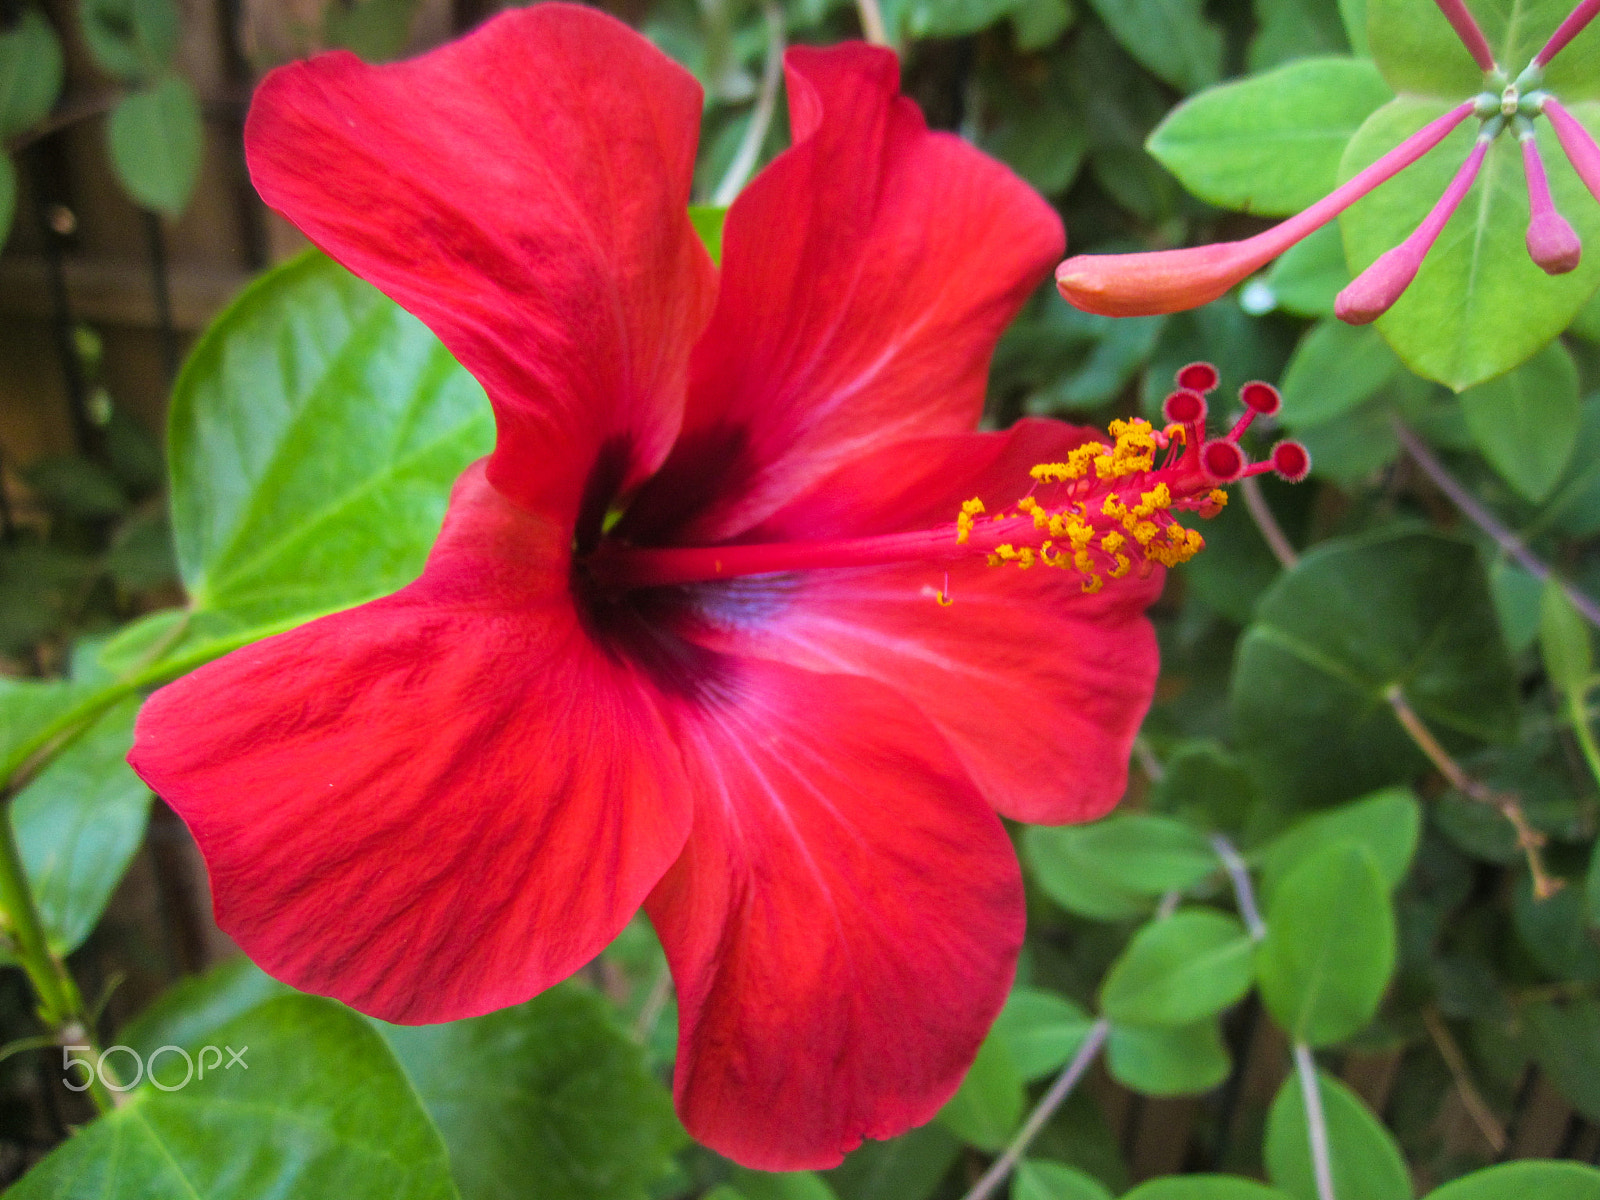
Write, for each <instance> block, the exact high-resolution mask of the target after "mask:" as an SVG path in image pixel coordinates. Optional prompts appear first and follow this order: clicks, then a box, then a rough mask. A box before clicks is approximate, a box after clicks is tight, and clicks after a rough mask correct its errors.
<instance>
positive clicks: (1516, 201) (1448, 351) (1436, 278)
mask: <svg viewBox="0 0 1600 1200" xmlns="http://www.w3.org/2000/svg"><path fill="white" fill-rule="evenodd" d="M1434 15H1435V16H1437V13H1435V14H1434ZM1441 20H1442V18H1441ZM1590 32H1591V33H1592V32H1593V31H1592V30H1591V31H1590ZM1586 36H1587V35H1586ZM1464 57H1465V55H1464V53H1463V58H1464ZM1467 94H1470V92H1468V93H1462V95H1467ZM1460 98H1461V97H1460V96H1455V97H1452V98H1451V99H1449V100H1444V99H1433V98H1419V97H1416V96H1400V97H1399V98H1398V99H1396V100H1394V101H1392V102H1391V103H1389V104H1387V105H1385V106H1384V107H1383V108H1380V109H1379V110H1378V111H1377V112H1375V113H1373V114H1372V116H1371V117H1369V118H1368V119H1367V121H1366V123H1365V124H1363V125H1362V126H1361V129H1360V130H1359V131H1358V132H1357V133H1356V135H1355V137H1353V138H1352V139H1351V140H1350V145H1349V148H1348V149H1347V150H1346V151H1345V155H1344V159H1343V161H1342V163H1341V164H1340V168H1339V170H1340V177H1341V178H1348V177H1350V176H1352V175H1354V174H1355V173H1356V172H1357V171H1359V170H1361V169H1362V168H1364V167H1366V166H1367V165H1368V164H1369V163H1371V162H1373V161H1374V160H1375V159H1377V158H1378V157H1379V156H1380V155H1382V154H1383V153H1385V152H1387V151H1388V150H1390V149H1392V148H1393V147H1394V146H1396V145H1398V144H1399V143H1400V142H1401V141H1402V140H1403V139H1404V138H1406V137H1408V136H1409V135H1411V134H1412V133H1414V132H1416V131H1417V130H1418V129H1420V128H1421V127H1422V126H1423V125H1425V124H1427V123H1428V122H1429V121H1432V120H1433V119H1434V118H1436V117H1438V116H1441V115H1442V114H1443V113H1444V112H1445V111H1446V110H1447V109H1448V108H1450V107H1453V106H1454V105H1455V104H1456V103H1459V101H1460ZM1571 111H1572V113H1573V116H1574V117H1576V118H1577V119H1578V120H1580V121H1582V122H1583V123H1584V124H1585V125H1587V126H1588V127H1589V128H1590V129H1591V131H1594V130H1600V104H1596V103H1587V104H1574V105H1572V106H1571ZM1476 126H1477V123H1476V122H1475V121H1470V120H1469V121H1467V122H1466V123H1465V124H1464V125H1463V126H1462V127H1461V128H1459V129H1457V130H1456V131H1455V132H1454V133H1453V134H1451V135H1450V137H1448V138H1446V139H1445V141H1444V142H1443V143H1442V144H1441V145H1440V147H1439V148H1438V149H1436V150H1434V151H1433V152H1432V153H1430V154H1428V155H1427V156H1426V157H1424V158H1423V159H1422V160H1421V161H1419V162H1417V163H1416V164H1415V165H1414V166H1412V167H1409V168H1407V170H1406V171H1405V173H1404V174H1403V175H1401V176H1399V177H1398V178H1397V179H1396V180H1394V181H1392V182H1390V183H1388V184H1386V185H1385V186H1383V187H1380V188H1377V189H1376V190H1374V191H1373V192H1371V193H1370V194H1368V195H1367V196H1365V197H1364V198H1362V199H1361V200H1358V201H1357V202H1356V203H1355V204H1354V205H1353V206H1351V207H1350V208H1349V209H1348V210H1347V211H1346V212H1345V213H1344V215H1343V216H1342V217H1341V218H1340V225H1341V228H1342V229H1343V232H1344V244H1345V254H1346V257H1347V259H1348V260H1349V265H1350V268H1351V270H1352V272H1356V271H1361V270H1363V269H1365V268H1366V267H1367V266H1368V265H1369V264H1370V263H1372V262H1373V261H1374V260H1375V259H1376V258H1377V257H1378V256H1379V255H1380V254H1382V253H1383V252H1384V251H1385V250H1388V249H1389V248H1390V247H1392V246H1395V245H1398V244H1399V243H1400V242H1401V241H1403V240H1404V239H1405V238H1406V237H1407V236H1409V235H1410V233H1411V231H1412V230H1413V229H1415V228H1416V226H1417V225H1418V224H1419V223H1420V222H1421V221H1422V219H1423V217H1424V216H1426V215H1427V213H1428V211H1429V210H1430V209H1432V208H1433V206H1434V204H1435V202H1436V201H1437V200H1438V199H1439V196H1440V195H1441V194H1442V193H1443V192H1444V190H1445V187H1446V186H1447V184H1448V183H1449V181H1450V179H1451V177H1452V176H1453V175H1454V174H1455V172H1456V169H1457V168H1458V167H1459V166H1460V165H1461V163H1462V161H1463V160H1464V159H1465V158H1466V157H1467V152H1468V149H1469V147H1470V146H1471V144H1472V139H1473V138H1474V136H1475V130H1476ZM1536 129H1537V130H1538V139H1539V146H1540V149H1541V152H1542V154H1543V156H1544V162H1545V167H1546V169H1547V171H1548V174H1549V178H1550V189H1551V193H1552V195H1553V196H1554V198H1555V203H1556V207H1557V208H1558V209H1559V210H1560V211H1561V213H1562V214H1563V215H1564V216H1565V217H1566V218H1567V219H1568V220H1569V221H1571V222H1572V226H1573V228H1574V229H1575V230H1576V231H1577V233H1578V236H1579V237H1580V238H1581V239H1582V240H1583V242H1584V244H1585V245H1595V244H1600V205H1596V204H1595V202H1594V197H1593V196H1591V195H1589V194H1588V191H1587V189H1586V188H1585V187H1584V186H1583V184H1582V182H1581V181H1580V180H1579V179H1578V176H1577V174H1576V172H1574V171H1573V169H1572V166H1571V164H1570V163H1568V162H1567V159H1566V156H1565V155H1564V154H1563V153H1562V152H1561V149H1560V147H1559V146H1558V145H1557V143H1556V141H1555V137H1554V135H1553V134H1552V133H1551V132H1550V129H1549V123H1548V122H1545V121H1540V122H1538V123H1537V124H1536ZM1527 225H1528V194H1527V184H1526V182H1525V179H1524V175H1523V168H1522V155H1521V152H1520V150H1519V148H1518V145H1517V142H1516V139H1514V138H1510V137H1502V138H1498V139H1496V141H1495V143H1494V145H1493V146H1492V147H1491V148H1490V150H1489V154H1488V157H1487V158H1486V159H1485V161H1484V165H1483V169H1482V171H1481V172H1480V174H1479V177H1478V181H1477V182H1476V183H1475V184H1474V185H1473V188H1472V190H1471V191H1470V192H1468V193H1467V196H1466V199H1465V200H1464V201H1463V202H1462V204H1461V206H1460V208H1458V209H1457V210H1456V213H1455V215H1454V216H1453V217H1451V219H1450V222H1449V224H1447V225H1446V226H1445V228H1444V232H1443V233H1442V234H1440V236H1439V240H1438V242H1437V243H1436V244H1435V245H1434V247H1433V249H1432V251H1431V252H1430V253H1429V254H1428V256H1427V258H1426V259H1425V260H1424V261H1423V264H1422V269H1421V270H1420V271H1419V272H1418V273H1417V277H1416V280H1415V281H1414V282H1413V283H1412V284H1411V286H1410V287H1409V288H1407V289H1406V292H1405V294H1404V295H1403V296H1401V297H1400V299H1399V301H1398V302H1396V304H1395V305H1394V307H1393V308H1391V309H1390V310H1389V311H1388V313H1386V314H1385V315H1384V316H1382V317H1380V318H1378V321H1377V328H1378V330H1379V332H1381V333H1382V334H1383V336H1384V337H1385V338H1386V339H1387V340H1388V342H1389V344H1390V345H1391V346H1393V347H1394V350H1395V352H1396V353H1397V354H1399V356H1400V358H1401V359H1402V360H1403V361H1404V362H1405V363H1406V365H1407V366H1409V367H1410V368H1411V369H1412V370H1413V371H1415V372H1417V374H1419V375H1422V376H1424V377H1425V378H1428V379H1433V380H1437V381H1438V382H1440V383H1443V384H1445V385H1447V386H1449V387H1452V388H1454V389H1455V390H1457V391H1462V390H1464V389H1466V388H1470V387H1472V386H1474V385H1475V384H1479V383H1483V382H1484V381H1486V380H1489V379H1493V378H1494V377H1495V376H1497V375H1501V374H1503V373H1504V372H1506V371H1509V370H1510V369H1511V368H1513V367H1515V366H1517V365H1519V364H1520V363H1523V362H1525V361H1527V360H1528V359H1529V358H1531V357H1532V356H1533V355H1534V354H1535V353H1537V352H1538V351H1539V350H1541V349H1543V348H1544V347H1545V346H1546V345H1547V344H1548V343H1549V342H1550V340H1551V339H1552V338H1554V337H1555V336H1556V335H1557V334H1558V333H1560V332H1561V330H1563V329H1565V328H1566V327H1567V325H1568V323H1569V322H1570V321H1571V320H1572V318H1573V317H1574V315H1576V314H1577V312H1578V310H1579V309H1580V308H1582V307H1583V305H1584V304H1585V302H1587V301H1588V299H1589V297H1590V296H1592V295H1593V294H1594V291H1595V287H1596V285H1597V284H1600V256H1596V255H1590V256H1588V257H1586V258H1585V259H1584V261H1583V262H1582V263H1581V264H1579V266H1578V267H1577V269H1576V270H1574V271H1570V272H1568V273H1567V274H1565V275H1559V276H1549V275H1546V274H1545V273H1544V272H1543V271H1541V270H1540V269H1539V268H1538V267H1536V266H1535V265H1534V264H1533V262H1532V260H1531V259H1530V258H1529V257H1528V250H1527V245H1526V242H1525V236H1526V231H1527ZM1507 313H1515V314H1516V317H1515V319H1514V320H1507V319H1506V314H1507Z"/></svg>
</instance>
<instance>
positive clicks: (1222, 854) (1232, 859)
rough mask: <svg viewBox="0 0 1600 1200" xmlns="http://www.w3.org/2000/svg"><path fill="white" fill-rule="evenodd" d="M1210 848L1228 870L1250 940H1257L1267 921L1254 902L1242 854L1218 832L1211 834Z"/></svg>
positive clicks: (1262, 934)
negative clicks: (1262, 917)
mask: <svg viewBox="0 0 1600 1200" xmlns="http://www.w3.org/2000/svg"><path fill="white" fill-rule="evenodd" d="M1211 848H1212V849H1213V850H1215V851H1216V852H1217V857H1218V858H1220V859H1221V860H1222V865H1223V868H1224V869H1225V870H1226V871H1227V872H1228V880H1229V882H1231V883H1232V884H1233V898H1234V903H1235V904H1237V905H1238V906H1239V916H1240V917H1241V918H1242V919H1243V920H1244V927H1245V929H1246V930H1247V931H1248V932H1249V934H1250V940H1251V941H1252V942H1259V941H1260V940H1261V939H1262V938H1264V937H1266V936H1267V923H1266V922H1265V921H1263V920H1262V919H1261V908H1260V906H1259V905H1257V904H1256V891H1255V888H1254V887H1253V886H1251V883H1250V868H1249V867H1248V866H1246V865H1245V861H1244V856H1243V855H1241V854H1240V853H1239V851H1238V849H1237V848H1235V846H1234V844H1233V843H1232V842H1230V841H1229V840H1228V839H1227V838H1225V837H1223V836H1222V835H1221V834H1220V833H1214V834H1212V835H1211Z"/></svg>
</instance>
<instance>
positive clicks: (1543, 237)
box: [1519, 125, 1583, 275]
mask: <svg viewBox="0 0 1600 1200" xmlns="http://www.w3.org/2000/svg"><path fill="white" fill-rule="evenodd" d="M1519 140H1520V141H1521V142H1522V168H1523V172H1524V174H1526V176H1527V178H1528V211H1529V213H1530V214H1531V216H1530V217H1529V220H1528V237H1527V241H1528V256H1529V257H1530V258H1532V259H1533V261H1534V262H1535V263H1537V264H1538V266H1539V269H1540V270H1542V271H1543V272H1544V273H1545V274H1547V275H1564V274H1566V273H1567V272H1568V271H1570V270H1572V268H1574V267H1576V266H1577V265H1578V260H1579V259H1580V258H1582V257H1583V243H1582V242H1580V241H1579V240H1578V234H1577V231H1575V230H1574V229H1573V228H1572V226H1571V225H1570V224H1568V222H1567V219H1566V218H1565V217H1563V216H1562V215H1561V214H1560V213H1558V212H1557V211H1556V206H1555V201H1554V200H1552V199H1551V198H1550V183H1549V181H1548V180H1547V179H1546V178H1545V173H1544V160H1543V159H1541V158H1540V157H1539V143H1538V142H1537V141H1536V140H1534V136H1533V127H1532V126H1531V125H1530V126H1528V128H1527V129H1526V130H1525V131H1524V132H1523V133H1521V134H1520V135H1519Z"/></svg>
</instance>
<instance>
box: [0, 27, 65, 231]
mask: <svg viewBox="0 0 1600 1200" xmlns="http://www.w3.org/2000/svg"><path fill="white" fill-rule="evenodd" d="M61 78H62V63H61V41H60V39H59V38H57V37H56V32H55V30H54V29H52V28H51V27H50V22H49V21H47V20H45V18H44V16H43V14H41V13H39V12H36V11H35V10H34V9H31V8H28V9H24V10H23V12H22V16H21V18H20V19H19V20H18V21H17V23H16V24H15V25H14V26H12V27H11V28H10V29H8V30H7V31H6V32H4V33H0V142H5V141H7V140H9V139H10V138H13V137H15V136H16V135H17V134H19V133H21V132H22V131H23V130H25V129H29V128H32V127H33V126H34V125H37V124H38V123H39V122H40V121H42V120H44V119H45V117H47V116H49V115H50V110H51V109H52V108H54V107H55V104H56V97H58V96H60V95H61ZM0 212H4V206H3V205H0ZM5 228H6V222H5V221H4V220H3V219H0V240H3V239H4V237H5Z"/></svg>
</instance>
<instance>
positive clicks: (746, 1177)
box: [463, 1167, 837, 1200]
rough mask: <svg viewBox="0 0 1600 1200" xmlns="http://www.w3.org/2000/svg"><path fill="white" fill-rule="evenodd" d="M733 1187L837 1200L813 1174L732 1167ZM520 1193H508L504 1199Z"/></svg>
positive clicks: (760, 1197) (787, 1199) (759, 1198)
mask: <svg viewBox="0 0 1600 1200" xmlns="http://www.w3.org/2000/svg"><path fill="white" fill-rule="evenodd" d="M733 1184H734V1186H735V1187H737V1188H738V1189H739V1193H740V1195H742V1196H745V1197H747V1198H748V1200H837V1198H836V1197H835V1196H834V1192H833V1189H832V1188H831V1187H829V1186H828V1184H827V1183H826V1181H824V1180H823V1178H822V1176H820V1175H818V1174H817V1173H816V1172H815V1171H752V1170H750V1169H749V1168H748V1167H735V1168H734V1171H733ZM521 1194H522V1193H521V1192H515V1193H510V1192H508V1193H507V1200H510V1198H511V1197H512V1196H514V1195H515V1196H520V1195H521ZM658 1194H659V1193H658ZM463 1196H465V1193H463Z"/></svg>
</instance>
